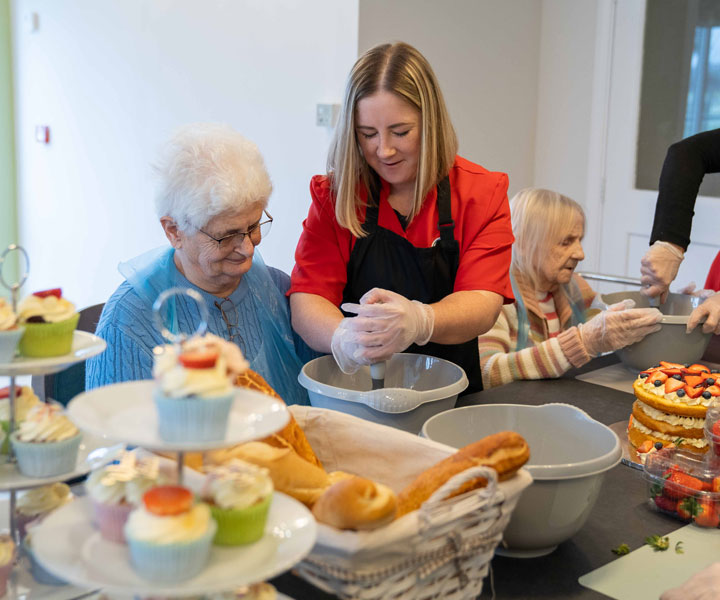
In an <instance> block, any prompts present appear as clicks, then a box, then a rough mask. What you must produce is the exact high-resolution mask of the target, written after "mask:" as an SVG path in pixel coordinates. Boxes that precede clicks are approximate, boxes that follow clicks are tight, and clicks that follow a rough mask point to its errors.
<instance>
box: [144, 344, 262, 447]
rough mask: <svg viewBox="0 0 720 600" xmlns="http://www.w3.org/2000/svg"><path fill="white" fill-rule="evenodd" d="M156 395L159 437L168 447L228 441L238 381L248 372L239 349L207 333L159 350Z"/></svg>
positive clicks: (157, 355) (155, 367) (157, 352)
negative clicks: (226, 438) (173, 444)
mask: <svg viewBox="0 0 720 600" xmlns="http://www.w3.org/2000/svg"><path fill="white" fill-rule="evenodd" d="M154 352H155V365H154V367H153V376H154V377H155V380H156V382H157V388H156V389H155V392H154V394H153V397H154V400H155V407H156V409H157V412H158V430H159V434H160V437H161V438H162V439H163V440H165V441H168V442H207V441H218V440H223V439H225V435H226V433H227V425H228V420H229V419H228V417H229V414H230V409H231V408H232V404H233V399H234V386H233V381H234V379H235V377H236V376H237V375H238V374H239V373H243V372H245V370H246V369H247V367H248V363H247V361H246V360H245V359H244V358H243V356H242V353H241V352H240V349H239V348H238V347H237V346H236V345H235V344H232V343H230V342H227V341H225V340H223V339H222V338H219V337H217V336H215V335H212V334H208V335H205V336H203V337H196V338H192V339H190V340H187V341H186V342H184V343H183V344H182V345H181V346H179V347H178V346H173V345H166V346H159V347H157V348H155V351H154Z"/></svg>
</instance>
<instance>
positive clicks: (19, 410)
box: [0, 385, 40, 454]
mask: <svg viewBox="0 0 720 600" xmlns="http://www.w3.org/2000/svg"><path fill="white" fill-rule="evenodd" d="M14 404H15V427H19V426H20V423H22V422H23V421H24V420H25V417H27V414H28V412H30V409H32V408H33V407H34V406H37V405H38V404H40V398H38V397H37V396H36V395H35V392H33V389H32V388H31V387H30V386H29V385H22V386H17V387H16V388H15V401H14ZM0 430H1V433H0V436H4V438H3V441H2V444H0V454H7V453H8V451H9V450H10V435H9V434H10V388H9V387H4V388H0Z"/></svg>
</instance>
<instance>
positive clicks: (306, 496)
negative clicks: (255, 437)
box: [206, 442, 330, 506]
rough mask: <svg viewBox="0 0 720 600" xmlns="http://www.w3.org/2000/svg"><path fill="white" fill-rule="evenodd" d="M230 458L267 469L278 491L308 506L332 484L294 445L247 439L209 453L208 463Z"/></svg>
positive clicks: (325, 474) (324, 473)
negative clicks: (248, 440) (299, 453)
mask: <svg viewBox="0 0 720 600" xmlns="http://www.w3.org/2000/svg"><path fill="white" fill-rule="evenodd" d="M231 458H240V459H242V460H245V461H247V462H249V463H252V464H254V465H258V466H259V467H264V468H266V469H267V470H268V471H270V477H271V478H272V480H273V485H274V486H275V489H276V490H278V491H279V492H283V493H284V494H288V495H289V496H292V497H293V498H295V499H296V500H299V501H300V502H302V503H303V504H305V505H307V506H312V505H313V504H314V503H315V501H316V500H317V499H318V498H319V497H320V495H321V494H322V493H323V492H324V491H325V490H326V489H327V487H328V486H329V485H330V479H329V478H328V475H327V473H326V472H325V471H323V470H322V469H321V468H320V467H317V466H315V465H311V464H310V463H309V462H308V461H306V460H305V459H303V458H300V457H299V456H298V455H297V453H296V452H295V451H294V450H293V449H292V448H275V447H273V446H270V445H268V444H266V443H264V442H248V443H247V444H240V445H239V446H233V447H232V448H227V449H225V450H215V451H213V452H208V453H206V459H207V463H206V464H208V463H209V464H224V463H226V462H227V461H228V460H230V459H231Z"/></svg>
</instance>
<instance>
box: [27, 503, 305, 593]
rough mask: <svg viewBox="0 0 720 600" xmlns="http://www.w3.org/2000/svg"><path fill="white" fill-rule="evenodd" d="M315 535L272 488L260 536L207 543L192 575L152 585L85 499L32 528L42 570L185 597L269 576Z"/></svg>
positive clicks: (85, 582)
mask: <svg viewBox="0 0 720 600" xmlns="http://www.w3.org/2000/svg"><path fill="white" fill-rule="evenodd" d="M316 536H317V525H316V523H315V520H314V519H313V517H312V515H311V514H310V511H309V510H308V509H307V508H305V506H304V505H302V504H301V503H299V502H298V501H297V500H294V499H293V498H291V497H289V496H286V495H284V494H281V493H278V492H275V494H274V495H273V502H272V505H271V507H270V514H269V515H268V521H267V525H266V527H265V535H264V536H263V538H262V539H261V540H259V541H258V542H255V543H254V544H249V545H247V546H237V547H220V546H213V548H212V551H211V554H210V561H209V563H208V566H207V567H206V568H205V569H204V570H203V571H202V573H200V574H199V575H197V576H196V577H193V578H192V579H189V580H186V581H182V582H178V583H177V584H175V585H169V584H167V583H152V582H149V581H146V580H144V579H141V578H140V576H138V575H137V574H136V573H135V571H134V570H133V568H132V566H131V564H130V557H129V550H128V547H127V546H126V545H125V544H116V543H113V542H108V541H106V540H104V539H102V538H101V537H100V534H99V533H98V532H97V530H96V529H95V528H94V527H93V526H92V524H91V523H90V505H89V500H88V499H87V498H78V499H76V500H75V501H73V502H70V503H69V504H66V505H65V506H62V507H61V508H59V509H58V510H56V511H55V512H53V513H51V514H50V515H49V516H48V517H46V518H45V519H44V520H43V521H42V523H40V524H39V525H38V526H37V527H35V528H34V529H33V549H34V551H35V557H36V558H37V559H38V561H39V562H40V563H41V564H42V565H43V566H44V567H45V568H46V569H47V570H48V571H50V572H51V573H54V574H56V575H58V576H61V577H62V578H63V579H65V580H67V581H69V582H70V583H72V584H73V585H77V586H80V587H85V588H89V589H104V590H106V591H108V592H109V593H111V594H112V593H118V594H139V595H144V596H188V595H195V594H207V593H216V592H222V591H227V590H230V589H233V588H235V587H238V586H241V585H249V584H251V583H255V582H258V581H265V580H267V579H270V578H271V577H274V576H275V575H278V574H280V573H282V572H283V571H287V570H288V569H289V568H291V567H292V566H293V565H295V564H296V563H298V562H299V561H300V560H302V559H303V558H304V557H305V556H306V555H307V554H308V553H309V552H310V550H311V549H312V547H313V545H314V544H315V538H316Z"/></svg>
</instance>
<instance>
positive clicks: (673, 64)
mask: <svg viewBox="0 0 720 600" xmlns="http://www.w3.org/2000/svg"><path fill="white" fill-rule="evenodd" d="M621 58H622V57H618V59H621ZM718 128H720V2H719V1H718V0H687V1H684V2H678V1H677V0H647V8H646V14H645V39H644V42H643V71H642V87H641V97H640V125H639V132H638V147H637V162H636V164H637V168H636V179H635V184H636V187H637V188H638V189H644V190H657V189H658V181H659V179H660V171H661V169H662V163H663V160H664V159H665V152H666V151H667V149H668V147H669V146H670V145H671V144H673V143H674V142H677V141H679V140H681V139H683V138H685V137H688V136H691V135H695V134H696V133H700V132H702V131H708V130H710V129H718ZM700 194H702V195H705V196H718V197H720V174H712V175H706V176H705V179H704V180H703V184H702V186H701V187H700Z"/></svg>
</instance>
